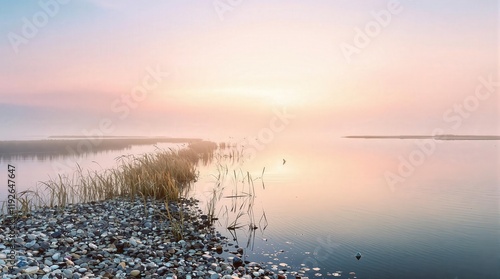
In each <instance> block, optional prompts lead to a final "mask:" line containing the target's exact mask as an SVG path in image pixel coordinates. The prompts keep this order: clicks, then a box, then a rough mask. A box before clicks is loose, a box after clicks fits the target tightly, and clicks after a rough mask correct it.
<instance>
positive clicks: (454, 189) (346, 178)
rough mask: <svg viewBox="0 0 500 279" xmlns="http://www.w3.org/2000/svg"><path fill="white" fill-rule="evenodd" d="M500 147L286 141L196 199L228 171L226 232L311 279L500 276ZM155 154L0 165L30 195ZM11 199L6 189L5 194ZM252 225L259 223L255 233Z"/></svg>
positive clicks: (206, 171)
mask: <svg viewBox="0 0 500 279" xmlns="http://www.w3.org/2000/svg"><path fill="white" fill-rule="evenodd" d="M498 144H499V141H494V140H492V141H473V140H467V141H434V140H411V139H405V140H401V139H345V138H339V139H334V140H326V139H319V140H310V141H307V142H302V141H287V142H285V141H280V140H279V139H276V140H274V141H272V142H270V143H269V144H267V145H265V146H264V147H263V148H262V150H259V151H257V152H255V154H254V155H255V156H253V157H254V158H248V157H246V156H243V157H242V158H240V160H239V161H234V160H230V159H227V158H226V159H224V158H221V159H219V160H217V161H214V162H212V163H211V164H209V165H200V166H199V170H200V178H199V180H198V182H196V183H195V184H194V187H193V189H192V191H191V193H190V194H191V195H192V196H195V197H196V198H198V199H200V200H201V202H202V204H201V208H202V209H205V208H206V202H207V201H208V200H209V199H210V198H211V195H212V194H211V192H212V189H213V188H214V187H215V181H216V179H215V177H214V175H215V176H217V174H218V173H219V172H220V171H218V169H217V167H218V168H219V170H220V169H221V168H223V169H224V170H227V175H226V179H225V183H224V187H223V188H224V190H222V189H220V193H221V198H220V199H219V200H218V201H217V203H216V216H217V217H218V218H219V220H218V221H217V222H216V225H217V226H218V229H219V231H220V232H221V233H222V234H223V235H226V236H228V237H231V238H235V237H236V238H237V239H238V244H239V246H241V247H244V248H246V251H247V252H246V253H247V259H248V260H250V261H257V262H265V263H268V264H269V265H276V266H277V268H278V269H287V270H300V269H302V271H303V272H304V273H306V275H308V276H309V277H310V278H354V277H357V278H440V279H444V278H450V279H454V278H460V279H462V278H498V277H499V276H500V264H499V262H500V191H499V186H500V162H499V158H500V156H499V155H500V153H499V147H498ZM160 147H162V148H168V147H180V144H163V145H161V146H160ZM155 149H156V147H154V146H132V147H131V148H129V149H126V150H121V151H110V152H105V153H98V154H89V155H85V156H84V157H79V158H76V157H74V158H68V157H64V158H63V157H57V158H48V159H47V158H46V159H44V160H39V159H36V158H31V159H29V158H24V159H23V158H18V159H11V160H10V161H9V162H7V161H5V160H3V161H1V162H0V169H2V170H5V176H7V172H6V170H7V164H11V165H15V166H16V171H17V181H16V182H17V185H18V191H22V190H25V189H27V188H28V187H33V186H35V185H36V181H39V180H47V178H48V177H49V176H51V177H55V176H56V175H57V173H56V172H55V170H54V168H53V166H54V165H58V164H59V165H60V163H61V161H63V162H64V163H65V164H68V162H69V161H70V160H77V159H78V160H80V161H79V163H80V165H81V166H82V167H83V168H92V169H100V168H109V167H113V166H114V165H115V163H116V161H115V158H116V157H118V156H121V155H124V154H140V153H144V152H152V151H154V150H155ZM58 161H59V163H58ZM264 168H265V171H264V173H263V169H264ZM247 172H248V173H249V174H250V178H251V180H253V183H249V182H248V174H247ZM262 173H263V174H262ZM235 177H236V178H235ZM245 179H246V181H245ZM235 195H241V196H242V197H240V198H238V197H234V196H235ZM245 195H246V196H245ZM228 196H229V198H225V197H228ZM231 196H232V198H231ZM249 196H251V199H249V198H248V197H249ZM5 197H6V187H2V189H1V190H0V200H5ZM249 204H251V205H252V207H251V208H252V210H251V212H250V213H251V214H247V213H249V211H248V205H249ZM242 205H243V206H242ZM231 208H236V212H231ZM240 208H243V209H241V210H240ZM237 212H243V213H244V216H241V218H238V219H237V222H236V223H237V224H239V225H241V226H242V227H241V228H239V229H236V230H234V231H231V230H227V229H226V228H227V227H228V225H230V224H231V222H232V221H234V220H235V214H237ZM250 222H253V223H254V224H255V225H256V227H258V228H257V229H255V230H249V229H248V224H249V223H250ZM358 252H359V253H361V259H360V260H357V259H356V258H355V255H356V253H358ZM280 264H281V265H280ZM350 273H351V274H350Z"/></svg>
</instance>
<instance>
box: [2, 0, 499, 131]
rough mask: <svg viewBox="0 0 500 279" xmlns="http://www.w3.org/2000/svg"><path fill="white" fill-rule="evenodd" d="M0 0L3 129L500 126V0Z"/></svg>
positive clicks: (453, 128) (490, 128)
mask: <svg viewBox="0 0 500 279" xmlns="http://www.w3.org/2000/svg"><path fill="white" fill-rule="evenodd" d="M0 7H1V10H0V117H1V122H0V139H12V138H26V137H33V136H48V135H64V134H72V135H74V134H83V133H84V131H98V130H99V129H101V131H103V134H105V135H146V136H156V135H165V136H197V137H205V138H217V139H225V138H227V137H229V136H234V137H245V136H255V135H256V134H258V133H259V131H261V130H262V129H264V128H272V129H274V128H276V127H278V126H279V128H280V129H279V130H280V132H282V129H281V128H283V127H284V128H285V129H284V130H283V135H288V136H293V135H295V136H301V135H302V136H309V135H311V134H316V135H320V136H334V137H338V136H342V135H351V134H431V133H432V131H433V130H434V129H436V128H440V129H442V130H444V131H445V132H447V133H454V134H500V121H499V119H500V111H499V110H500V98H499V97H498V82H499V80H500V78H499V72H498V68H499V64H500V58H499V53H498V49H499V45H500V41H499V26H500V25H499V21H498V19H499V1H492V0H481V1H480V2H477V1H469V0H440V1H430V0H423V1H400V2H399V1H389V0H385V1H378V0H373V1H361V0H355V1H353V0H339V1H331V0H312V1H298V0H288V1H281V0H271V1H269V0H266V1H264V0H252V1H249V0H216V1H194V0H171V1H153V0H150V1H132V0H79V1H76V0H73V1H69V0H64V1H63V0H40V1H14V0H12V1H7V0H0ZM481 80H486V81H488V80H489V82H481ZM488 84H489V85H488ZM492 84H493V85H492ZM495 84H496V85H495ZM287 115H288V116H287ZM292 116H293V117H292ZM280 117H281V118H280ZM283 118H284V120H283ZM275 119H278V120H275ZM103 123H104V124H103ZM100 125H101V126H102V125H104V126H105V127H107V128H106V129H102V127H100ZM273 127H274V128H273ZM275 130H278V129H277V128H276V129H275Z"/></svg>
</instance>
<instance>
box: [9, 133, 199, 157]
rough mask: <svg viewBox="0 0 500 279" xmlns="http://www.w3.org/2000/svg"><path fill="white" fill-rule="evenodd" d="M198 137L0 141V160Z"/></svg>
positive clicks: (182, 141)
mask: <svg viewBox="0 0 500 279" xmlns="http://www.w3.org/2000/svg"><path fill="white" fill-rule="evenodd" d="M200 141H202V139H199V138H166V137H151V138H147V137H144V138H137V137H136V138H127V137H123V138H121V137H120V138H114V137H112V138H105V137H102V138H92V137H80V138H73V137H71V136H64V137H61V138H54V137H51V138H47V139H40V140H9V141H0V160H2V159H3V160H7V159H12V158H16V157H40V158H43V157H46V156H50V155H52V156H54V155H55V156H65V155H73V154H84V153H97V152H102V151H110V150H123V149H126V148H129V147H131V146H132V145H154V144H158V143H187V144H189V143H193V142H200Z"/></svg>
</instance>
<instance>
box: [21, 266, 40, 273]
mask: <svg viewBox="0 0 500 279" xmlns="http://www.w3.org/2000/svg"><path fill="white" fill-rule="evenodd" d="M39 269H40V268H39V267H38V266H30V267H28V268H26V269H25V270H24V273H27V274H35V273H37V272H38V270H39Z"/></svg>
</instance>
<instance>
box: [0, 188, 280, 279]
mask: <svg viewBox="0 0 500 279" xmlns="http://www.w3.org/2000/svg"><path fill="white" fill-rule="evenodd" d="M167 212H171V213H169V214H171V215H170V216H171V217H172V216H173V219H170V220H169V219H168V218H165V217H166V214H167ZM0 221H1V222H2V224H3V223H4V222H5V217H0ZM179 221H180V223H179ZM176 222H178V224H181V225H182V234H183V235H182V239H178V238H176V236H175V235H176V233H175V226H176V225H175V223H176ZM11 229H12V228H11ZM11 229H9V228H8V227H5V226H2V235H4V234H6V233H12V232H11V231H10V230H11ZM14 233H15V235H16V236H15V238H14V241H15V243H16V263H15V265H12V264H8V263H6V262H5V257H4V256H5V255H6V254H8V253H9V251H8V250H9V249H8V247H6V245H5V239H3V240H2V243H0V275H1V276H2V278H33V277H30V276H34V275H35V274H36V275H37V278H44V279H45V278H74V279H78V278H186V279H189V278H210V279H217V278H224V279H230V278H248V279H249V278H264V279H268V278H269V279H270V278H285V276H284V275H283V274H280V272H277V273H275V272H274V271H272V270H269V269H266V268H264V267H263V266H261V264H258V263H253V262H248V261H246V262H245V261H244V259H245V253H244V249H242V248H240V247H238V246H237V245H235V244H234V243H231V242H230V241H229V240H228V239H227V238H225V237H224V236H221V235H220V234H219V233H218V232H216V231H215V229H214V227H213V226H212V225H210V223H209V222H208V218H207V216H206V215H204V214H203V213H202V211H201V210H200V209H199V208H198V201H197V200H195V199H193V198H190V199H181V201H180V202H179V203H177V202H171V203H170V204H169V206H168V210H167V209H166V208H165V204H164V203H163V201H156V200H148V201H147V202H145V201H144V200H140V199H136V200H130V199H124V198H114V199H110V200H106V201H100V202H90V203H85V204H70V205H67V206H66V207H65V208H63V209H61V208H40V209H38V210H35V211H32V212H30V214H29V215H28V216H24V218H21V219H19V220H18V222H17V223H16V224H15V232H14ZM9 268H11V269H10V270H8V269H9ZM281 273H284V272H283V271H281Z"/></svg>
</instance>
